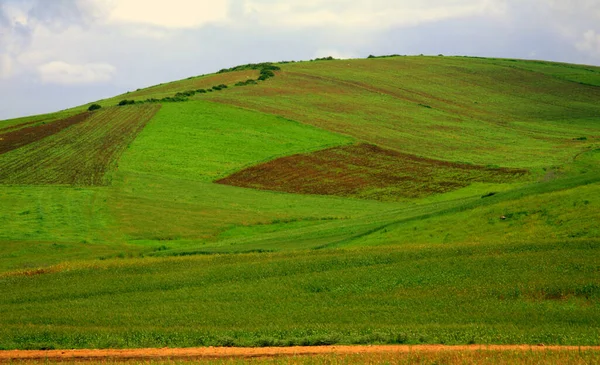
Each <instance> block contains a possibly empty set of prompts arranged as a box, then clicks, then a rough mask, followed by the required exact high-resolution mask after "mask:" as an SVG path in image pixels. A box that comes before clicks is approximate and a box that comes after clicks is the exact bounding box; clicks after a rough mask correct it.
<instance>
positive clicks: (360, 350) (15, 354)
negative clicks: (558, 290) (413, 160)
mask: <svg viewBox="0 0 600 365" xmlns="http://www.w3.org/2000/svg"><path fill="white" fill-rule="evenodd" d="M482 350H483V351H485V350H488V351H579V350H581V351H590V350H593V351H600V346H594V347H578V346H541V345H540V346H531V345H508V346H507V345H469V346H444V345H417V346H407V345H389V346H388V345H385V346H378V345H377V346H314V347H312V346H311V347H261V348H240V347H204V348H162V349H125V350H48V351H29V350H9V351H0V362H10V361H12V360H59V361H61V360H62V361H64V360H75V361H97V360H109V359H110V360H123V361H125V360H165V359H188V360H190V359H225V358H261V357H278V356H301V355H326V354H340V355H345V354H366V353H373V354H376V353H410V352H443V351H482Z"/></svg>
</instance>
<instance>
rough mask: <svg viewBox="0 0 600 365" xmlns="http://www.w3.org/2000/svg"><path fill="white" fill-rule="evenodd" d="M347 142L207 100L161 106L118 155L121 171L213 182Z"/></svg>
mask: <svg viewBox="0 0 600 365" xmlns="http://www.w3.org/2000/svg"><path fill="white" fill-rule="evenodd" d="M349 142H351V139H350V138H345V137H342V136H338V135H335V134H333V133H330V132H326V131H322V130H319V129H316V128H313V127H310V126H305V125H301V124H298V123H296V122H293V121H290V120H286V119H283V118H278V117H276V116H272V115H267V114H263V113H258V112H252V111H247V110H243V109H240V108H235V107H229V106H224V105H219V104H215V103H210V102H201V101H197V102H187V103H171V104H165V105H163V107H162V109H161V111H160V112H159V113H158V115H157V116H156V118H154V120H153V121H152V122H151V123H150V124H149V125H148V126H147V127H146V129H145V130H144V131H143V132H142V133H141V134H140V136H139V137H138V138H137V140H136V141H135V142H134V143H133V144H132V145H131V148H130V150H129V151H128V152H127V154H126V155H125V156H123V158H122V159H121V161H120V163H119V167H120V169H121V170H122V171H135V172H143V173H148V174H153V175H162V176H171V177H177V178H185V179H190V180H199V181H212V180H214V179H216V178H218V177H222V176H224V175H226V174H228V173H230V172H233V171H235V170H237V169H240V168H241V167H244V166H246V165H249V164H256V163H258V162H261V161H263V160H267V159H273V158H275V157H277V156H283V155H288V154H293V153H298V152H305V151H314V150H318V149H322V148H325V147H327V146H335V145H342V144H347V143H349Z"/></svg>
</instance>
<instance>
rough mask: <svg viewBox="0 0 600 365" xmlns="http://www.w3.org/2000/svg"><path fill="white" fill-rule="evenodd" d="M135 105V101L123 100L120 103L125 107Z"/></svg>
mask: <svg viewBox="0 0 600 365" xmlns="http://www.w3.org/2000/svg"><path fill="white" fill-rule="evenodd" d="M133 104H135V100H121V101H120V102H119V104H118V105H119V106H123V105H133Z"/></svg>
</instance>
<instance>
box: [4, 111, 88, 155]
mask: <svg viewBox="0 0 600 365" xmlns="http://www.w3.org/2000/svg"><path fill="white" fill-rule="evenodd" d="M91 115H92V114H91V113H90V112H85V113H81V114H77V115H74V116H71V117H68V118H64V119H61V120H59V121H56V122H53V123H49V124H41V125H37V126H29V125H32V124H36V123H38V122H40V121H37V120H36V121H32V122H27V123H24V124H21V125H17V126H13V127H6V128H3V129H4V130H10V129H15V128H19V127H21V128H20V129H17V130H13V131H11V132H7V133H4V134H0V155H1V154H3V153H6V152H9V151H12V150H15V149H17V148H19V147H22V146H26V145H28V144H30V143H33V142H36V141H39V140H42V139H44V138H46V137H48V136H51V135H53V134H56V133H58V132H60V131H62V130H63V129H66V128H68V127H70V126H72V125H75V124H79V123H81V122H83V121H85V120H86V119H87V118H89V117H90V116H91ZM2 131H3V130H2V129H0V132H2Z"/></svg>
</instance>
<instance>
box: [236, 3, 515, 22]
mask: <svg viewBox="0 0 600 365" xmlns="http://www.w3.org/2000/svg"><path fill="white" fill-rule="evenodd" d="M503 9H504V6H503V1H499V0H475V1H473V0H471V1H467V0H444V1H442V0H429V1H414V0H395V1H390V0H370V1H354V0H337V1H323V0H289V1H285V2H277V3H275V2H273V1H270V0H246V1H245V2H244V3H243V13H244V15H246V16H247V17H252V18H254V19H256V20H257V21H260V22H263V23H265V24H269V25H278V26H289V27H307V26H309V27H320V26H322V27H328V26H335V27H352V28H354V27H360V28H361V29H381V28H385V27H389V26H414V25H418V24H421V23H425V22H433V21H438V20H443V19H450V18H456V17H466V16H472V15H484V14H494V15H495V14H497V13H499V12H502V11H503Z"/></svg>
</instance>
